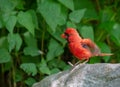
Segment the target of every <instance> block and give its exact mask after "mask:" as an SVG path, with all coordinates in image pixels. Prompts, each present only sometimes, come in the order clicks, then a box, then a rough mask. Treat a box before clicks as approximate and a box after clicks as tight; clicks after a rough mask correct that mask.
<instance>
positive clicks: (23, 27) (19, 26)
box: [0, 0, 120, 87]
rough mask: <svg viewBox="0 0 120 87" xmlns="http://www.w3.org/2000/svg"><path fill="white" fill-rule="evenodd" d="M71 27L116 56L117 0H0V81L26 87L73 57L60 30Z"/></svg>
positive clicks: (119, 32)
mask: <svg viewBox="0 0 120 87" xmlns="http://www.w3.org/2000/svg"><path fill="white" fill-rule="evenodd" d="M66 27H73V28H76V29H77V30H78V31H79V33H80V35H82V37H84V38H91V39H92V40H93V41H95V42H96V43H97V45H98V46H99V47H100V48H101V51H102V52H107V53H113V54H114V55H113V56H111V57H94V58H91V59H90V61H89V62H88V63H119V62H120V0H0V78H1V79H0V85H1V87H31V85H32V84H33V83H35V82H37V81H40V80H41V79H43V78H44V77H45V76H48V75H51V74H53V73H57V72H59V71H63V70H66V69H68V68H70V66H69V64H68V63H67V62H68V61H71V62H72V63H75V62H76V61H77V59H76V58H73V57H72V55H71V54H70V52H69V50H68V47H67V45H66V41H65V40H63V39H62V38H61V34H62V33H63V32H64V30H65V29H66Z"/></svg>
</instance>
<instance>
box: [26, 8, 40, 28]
mask: <svg viewBox="0 0 120 87" xmlns="http://www.w3.org/2000/svg"><path fill="white" fill-rule="evenodd" d="M28 13H30V14H31V16H32V20H33V23H34V24H35V28H36V29H38V18H37V15H36V12H35V11H34V10H28Z"/></svg>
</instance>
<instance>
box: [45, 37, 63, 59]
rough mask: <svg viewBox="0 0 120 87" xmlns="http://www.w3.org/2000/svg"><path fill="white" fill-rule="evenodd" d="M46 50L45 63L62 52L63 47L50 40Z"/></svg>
mask: <svg viewBox="0 0 120 87" xmlns="http://www.w3.org/2000/svg"><path fill="white" fill-rule="evenodd" d="M48 50H49V51H48V53H47V61H50V60H52V59H53V58H55V57H57V56H59V55H60V54H62V53H63V52H64V50H63V47H62V46H61V45H60V44H59V43H58V42H57V41H56V40H54V39H51V40H50V43H49V47H48Z"/></svg>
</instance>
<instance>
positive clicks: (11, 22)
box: [5, 16, 17, 33]
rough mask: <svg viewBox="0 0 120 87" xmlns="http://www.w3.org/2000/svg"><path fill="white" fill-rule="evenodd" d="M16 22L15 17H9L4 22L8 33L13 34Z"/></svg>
mask: <svg viewBox="0 0 120 87" xmlns="http://www.w3.org/2000/svg"><path fill="white" fill-rule="evenodd" d="M16 22H17V17H16V16H9V18H8V20H7V21H6V23H5V24H6V28H7V29H8V31H9V32H10V33H13V29H14V27H15V24H16Z"/></svg>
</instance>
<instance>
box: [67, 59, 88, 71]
mask: <svg viewBox="0 0 120 87" xmlns="http://www.w3.org/2000/svg"><path fill="white" fill-rule="evenodd" d="M88 61H89V59H87V60H86V61H84V62H83V63H81V61H78V62H77V63H75V64H74V65H73V64H72V63H71V62H68V63H69V64H70V65H71V66H72V69H71V70H70V71H73V70H74V69H75V68H76V66H77V65H79V64H86V63H87V62H88Z"/></svg>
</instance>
